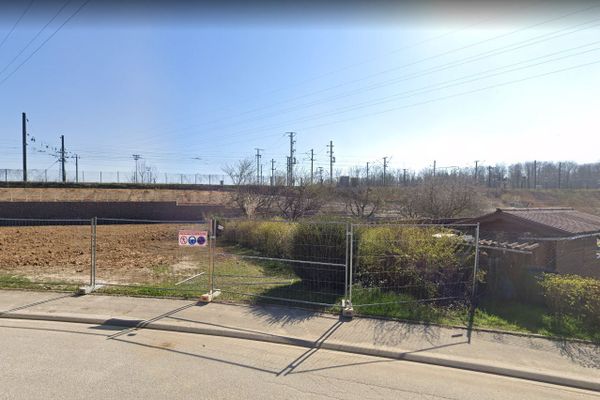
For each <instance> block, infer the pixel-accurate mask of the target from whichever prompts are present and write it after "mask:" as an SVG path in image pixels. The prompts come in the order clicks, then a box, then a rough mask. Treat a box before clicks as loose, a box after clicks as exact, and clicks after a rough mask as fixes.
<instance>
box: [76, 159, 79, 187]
mask: <svg viewBox="0 0 600 400" xmlns="http://www.w3.org/2000/svg"><path fill="white" fill-rule="evenodd" d="M75 182H77V183H79V155H77V154H75Z"/></svg>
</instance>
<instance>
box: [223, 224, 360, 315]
mask: <svg viewBox="0 0 600 400" xmlns="http://www.w3.org/2000/svg"><path fill="white" fill-rule="evenodd" d="M217 225H218V226H217V240H216V248H215V267H214V286H215V288H216V289H219V290H221V292H222V295H223V296H224V297H225V298H228V299H234V300H235V299H253V300H263V301H268V302H276V303H284V304H289V303H291V304H310V305H317V306H334V305H339V304H341V301H342V299H343V298H344V296H345V291H346V282H347V258H346V254H347V244H348V243H347V241H346V224H345V223H334V222H314V221H302V222H289V221H281V220H277V221H273V220H271V221H266V220H239V219H220V220H219V221H218V222H217Z"/></svg>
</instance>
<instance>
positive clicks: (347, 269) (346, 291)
mask: <svg viewBox="0 0 600 400" xmlns="http://www.w3.org/2000/svg"><path fill="white" fill-rule="evenodd" d="M349 225H350V224H349V223H346V262H345V263H344V264H345V268H344V300H346V299H348V276H349V275H348V274H349V271H350V266H349V264H348V252H349V248H348V240H349V238H350V226H349Z"/></svg>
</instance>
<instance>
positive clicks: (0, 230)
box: [0, 218, 91, 288]
mask: <svg viewBox="0 0 600 400" xmlns="http://www.w3.org/2000/svg"><path fill="white" fill-rule="evenodd" d="M90 270H91V220H89V219H11V218H2V219H0V284H2V286H4V287H28V286H31V285H38V284H39V285H41V286H39V287H42V288H43V287H50V288H58V287H77V286H80V285H85V284H88V283H89V281H90ZM44 285H45V286H44ZM36 287H37V286H36Z"/></svg>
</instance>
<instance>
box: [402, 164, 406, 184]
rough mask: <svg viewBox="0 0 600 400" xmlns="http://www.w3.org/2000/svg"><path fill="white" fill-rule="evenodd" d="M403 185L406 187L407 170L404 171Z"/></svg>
mask: <svg viewBox="0 0 600 400" xmlns="http://www.w3.org/2000/svg"><path fill="white" fill-rule="evenodd" d="M402 184H403V185H404V186H406V168H404V169H403V170H402Z"/></svg>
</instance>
